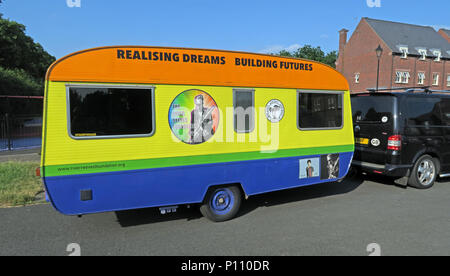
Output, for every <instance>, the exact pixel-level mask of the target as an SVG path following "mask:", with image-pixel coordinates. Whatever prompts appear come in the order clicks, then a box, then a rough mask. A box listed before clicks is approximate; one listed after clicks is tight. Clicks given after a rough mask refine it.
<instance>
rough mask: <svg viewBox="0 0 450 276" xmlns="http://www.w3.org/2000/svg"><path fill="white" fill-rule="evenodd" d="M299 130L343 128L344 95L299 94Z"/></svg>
mask: <svg viewBox="0 0 450 276" xmlns="http://www.w3.org/2000/svg"><path fill="white" fill-rule="evenodd" d="M297 121H298V128H299V129H302V130H304V129H335V128H341V127H342V94H341V93H339V94H335V93H317V92H299V93H298V120H297Z"/></svg>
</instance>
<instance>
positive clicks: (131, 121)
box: [69, 87, 154, 138]
mask: <svg viewBox="0 0 450 276" xmlns="http://www.w3.org/2000/svg"><path fill="white" fill-rule="evenodd" d="M152 94H153V93H152V89H149V88H146V89H143V88H106V87H105V88H102V87H99V88H94V87H92V88H87V87H83V88H78V87H70V88H69V101H70V102H69V107H70V110H69V112H70V118H69V122H70V125H69V131H70V134H71V135H72V137H75V138H93V137H99V136H100V137H102V136H124V135H125V136H129V135H132V136H136V135H137V136H150V135H151V134H152V133H153V132H154V113H153V104H152V101H153V95H152Z"/></svg>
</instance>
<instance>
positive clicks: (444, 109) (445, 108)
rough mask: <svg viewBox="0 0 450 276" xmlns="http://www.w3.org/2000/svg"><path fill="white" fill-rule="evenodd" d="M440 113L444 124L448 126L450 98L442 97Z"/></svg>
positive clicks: (449, 121)
mask: <svg viewBox="0 0 450 276" xmlns="http://www.w3.org/2000/svg"><path fill="white" fill-rule="evenodd" d="M441 114H442V122H443V124H444V126H450V98H443V99H442V101H441Z"/></svg>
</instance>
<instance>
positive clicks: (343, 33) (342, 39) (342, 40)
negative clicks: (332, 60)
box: [336, 29, 348, 73]
mask: <svg viewBox="0 0 450 276" xmlns="http://www.w3.org/2000/svg"><path fill="white" fill-rule="evenodd" d="M347 33H348V30H347V29H342V30H340V31H339V56H338V59H337V61H336V69H337V70H338V71H339V72H341V73H344V49H345V45H346V44H347Z"/></svg>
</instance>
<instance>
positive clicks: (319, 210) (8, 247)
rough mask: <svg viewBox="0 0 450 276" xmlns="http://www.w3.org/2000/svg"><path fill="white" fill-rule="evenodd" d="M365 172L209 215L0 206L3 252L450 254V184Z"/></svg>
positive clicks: (190, 211)
mask: <svg viewBox="0 0 450 276" xmlns="http://www.w3.org/2000/svg"><path fill="white" fill-rule="evenodd" d="M390 183H391V181H390V180H389V179H385V178H376V177H365V180H363V178H354V179H351V180H345V181H343V182H341V183H328V184H323V185H316V186H311V187H303V188H299V189H294V190H288V191H281V192H275V193H270V194H265V195H260V196H256V197H252V198H250V199H249V200H248V201H246V202H245V203H244V205H243V207H242V211H241V212H240V213H239V216H238V217H237V218H235V219H234V220H231V221H228V222H224V223H212V222H210V221H208V220H207V219H205V218H203V217H201V216H200V214H199V213H198V211H197V210H195V209H186V208H183V209H180V210H179V211H178V212H177V213H176V214H168V215H160V214H159V211H158V210H157V209H143V210H134V211H123V212H117V213H113V212H112V213H104V214H95V215H88V216H83V217H82V218H78V217H69V216H64V215H61V214H59V213H57V212H56V211H55V210H53V208H52V207H51V206H50V205H48V204H43V205H35V206H29V207H20V208H8V209H0V255H69V254H70V253H69V252H67V251H66V249H67V246H68V245H69V244H71V243H77V244H79V245H80V248H81V252H80V253H81V255H184V256H191V255H193V256H198V255H202V256H203V255H206V256H216V255H226V256H229V255H231V256H240V255H243V256H247V255H256V256H261V255H271V256H272V255H295V256H297V255H360V256H367V255H369V252H368V251H367V246H368V245H369V244H371V243H377V244H378V245H379V246H380V249H381V252H380V253H381V255H450V182H444V181H442V182H439V183H437V184H436V185H435V186H434V187H433V188H432V189H431V190H427V191H420V190H416V189H412V188H408V189H404V188H400V187H397V186H394V185H391V184H390Z"/></svg>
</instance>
